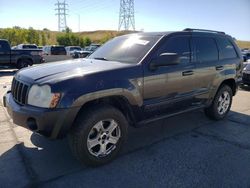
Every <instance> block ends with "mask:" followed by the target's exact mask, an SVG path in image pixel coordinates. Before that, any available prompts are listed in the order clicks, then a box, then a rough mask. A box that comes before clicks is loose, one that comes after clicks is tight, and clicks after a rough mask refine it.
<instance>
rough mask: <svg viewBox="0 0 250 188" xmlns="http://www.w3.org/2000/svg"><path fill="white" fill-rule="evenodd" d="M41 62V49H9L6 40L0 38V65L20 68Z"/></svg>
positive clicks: (42, 59) (42, 60)
mask: <svg viewBox="0 0 250 188" xmlns="http://www.w3.org/2000/svg"><path fill="white" fill-rule="evenodd" d="M43 62H44V58H43V56H42V50H39V49H29V48H28V49H11V48H10V44H9V42H8V41H7V40H4V39H0V65H8V66H10V65H14V66H15V67H16V68H18V69H21V68H24V67H27V66H31V65H33V64H38V63H43Z"/></svg>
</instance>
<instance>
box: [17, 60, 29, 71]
mask: <svg viewBox="0 0 250 188" xmlns="http://www.w3.org/2000/svg"><path fill="white" fill-rule="evenodd" d="M29 65H30V61H29V60H20V61H18V63H17V68H18V69H22V68H25V67H28V66H29Z"/></svg>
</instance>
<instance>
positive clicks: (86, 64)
mask: <svg viewBox="0 0 250 188" xmlns="http://www.w3.org/2000/svg"><path fill="white" fill-rule="evenodd" d="M128 66H131V65H130V64H125V63H120V62H116V61H103V60H94V59H77V60H68V61H58V62H53V63H46V64H43V65H38V66H33V67H29V68H25V69H22V70H20V71H18V72H17V74H16V76H15V77H16V78H17V79H20V80H23V81H25V82H29V83H33V82H36V83H44V82H58V81H60V80H66V79H69V78H73V77H79V76H84V75H87V74H91V73H97V72H102V71H108V70H113V69H119V68H123V67H128Z"/></svg>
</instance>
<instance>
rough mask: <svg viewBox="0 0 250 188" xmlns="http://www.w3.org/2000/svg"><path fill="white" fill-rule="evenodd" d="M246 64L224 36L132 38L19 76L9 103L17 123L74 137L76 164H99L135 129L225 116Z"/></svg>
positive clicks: (194, 33)
mask: <svg viewBox="0 0 250 188" xmlns="http://www.w3.org/2000/svg"><path fill="white" fill-rule="evenodd" d="M242 67H243V66H242V56H241V53H240V50H239V48H238V47H237V45H236V44H235V42H234V40H233V38H232V37H231V36H229V35H227V34H225V33H224V32H217V31H208V30H199V29H185V30H184V31H179V32H158V33H157V32H154V33H138V34H129V35H124V36H119V37H116V38H114V39H112V40H110V41H109V42H107V43H105V44H104V45H103V46H102V47H100V49H98V50H97V51H95V52H94V53H93V54H91V55H90V56H89V57H88V58H87V59H83V60H81V61H75V60H71V61H70V60H68V61H64V62H58V63H48V64H45V65H42V66H36V67H31V68H27V69H24V70H21V71H19V72H17V73H16V75H15V76H14V78H13V81H12V87H11V91H8V92H7V94H6V95H5V96H4V98H3V101H4V106H5V107H6V108H7V111H8V113H9V115H10V116H11V118H12V119H13V122H14V123H15V124H17V125H20V126H23V127H25V128H27V129H30V130H32V131H34V132H37V133H39V134H42V135H44V136H47V137H50V138H62V137H64V136H66V135H68V138H69V144H70V146H71V147H70V148H71V149H72V152H73V153H74V155H75V156H76V157H77V159H79V160H80V161H81V162H83V163H86V164H88V165H93V166H96V165H102V164H105V163H107V162H110V161H111V160H113V159H114V158H115V157H116V156H117V154H118V152H119V151H120V150H121V148H122V146H123V144H124V141H125V140H126V135H127V131H128V130H130V129H128V126H129V125H130V126H135V127H136V126H137V127H140V126H141V125H145V124H148V123H151V122H154V121H158V120H160V119H164V118H167V117H170V116H173V115H179V114H180V113H184V112H189V111H192V110H196V109H204V110H205V113H206V115H207V116H208V117H210V118H211V119H214V120H221V119H223V118H225V117H226V115H227V114H228V112H229V110H230V107H231V104H232V100H233V96H234V95H235V94H236V92H237V88H238V84H239V83H240V82H241V80H242ZM38 73H39V74H38ZM20 85H21V86H20ZM23 88H25V89H23ZM45 117H46V118H45ZM183 126H185V125H183ZM44 160H46V159H44Z"/></svg>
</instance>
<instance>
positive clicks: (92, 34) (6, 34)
mask: <svg viewBox="0 0 250 188" xmlns="http://www.w3.org/2000/svg"><path fill="white" fill-rule="evenodd" d="M128 33H133V31H114V30H99V31H86V32H76V33H73V34H75V35H76V36H79V37H80V38H90V40H91V42H93V43H104V42H106V41H107V40H109V39H111V38H113V37H116V36H120V35H124V34H128ZM61 34H62V32H58V31H50V30H47V29H44V30H42V31H41V30H33V29H29V30H27V29H22V28H20V27H13V28H6V29H1V28H0V38H3V39H8V40H9V41H10V42H11V43H12V45H17V44H20V43H36V44H38V45H43V44H47V45H53V44H57V36H59V35H61ZM236 43H237V44H238V46H239V47H240V48H250V41H236Z"/></svg>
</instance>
